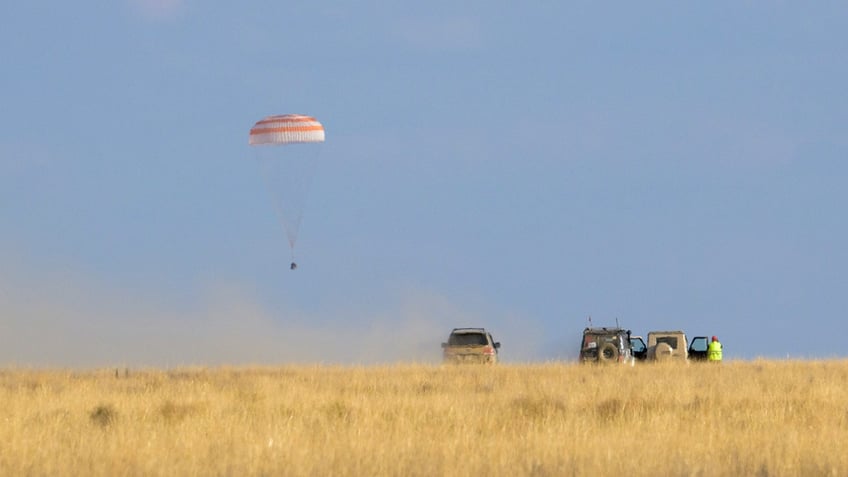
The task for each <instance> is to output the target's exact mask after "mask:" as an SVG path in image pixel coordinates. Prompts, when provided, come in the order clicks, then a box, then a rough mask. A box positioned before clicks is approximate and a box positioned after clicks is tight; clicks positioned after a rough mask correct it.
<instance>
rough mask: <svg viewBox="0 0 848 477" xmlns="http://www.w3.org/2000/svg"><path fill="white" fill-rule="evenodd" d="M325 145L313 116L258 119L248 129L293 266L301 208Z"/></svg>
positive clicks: (281, 116)
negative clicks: (278, 217)
mask: <svg viewBox="0 0 848 477" xmlns="http://www.w3.org/2000/svg"><path fill="white" fill-rule="evenodd" d="M323 142H324V126H322V125H321V123H319V122H318V120H317V119H315V118H313V117H312V116H304V115H302V114H281V115H277V116H268V117H266V118H264V119H261V120H260V121H258V122H257V123H256V124H254V125H253V127H252V128H250V137H249V139H248V143H249V144H250V148H251V149H252V150H253V152H254V153H255V155H256V157H257V159H258V160H259V163H260V164H261V166H262V173H263V175H264V176H265V179H266V182H267V183H268V186H269V187H270V191H271V194H272V195H273V197H274V201H275V203H276V206H277V211H278V213H279V215H280V220H281V221H282V223H283V226H284V227H285V229H286V236H287V237H288V239H289V246H290V247H291V252H292V265H291V269H292V270H294V269H295V268H296V267H297V265H296V264H295V263H294V247H295V244H296V242H297V237H298V233H299V231H300V222H301V219H302V218H303V209H304V205H305V202H306V196H307V192H308V189H309V183H310V177H311V176H312V171H313V170H314V168H315V162H316V159H317V156H318V152H319V151H320V149H321V146H322V143H323Z"/></svg>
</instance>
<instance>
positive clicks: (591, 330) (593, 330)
mask: <svg viewBox="0 0 848 477" xmlns="http://www.w3.org/2000/svg"><path fill="white" fill-rule="evenodd" d="M629 332H630V330H626V329H624V328H618V327H613V328H607V327H605V326H604V327H601V328H586V329H585V330H583V334H586V333H629Z"/></svg>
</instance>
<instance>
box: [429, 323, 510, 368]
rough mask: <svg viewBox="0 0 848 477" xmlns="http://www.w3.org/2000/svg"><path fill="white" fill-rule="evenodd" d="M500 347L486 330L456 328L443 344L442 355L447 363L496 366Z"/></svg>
mask: <svg viewBox="0 0 848 477" xmlns="http://www.w3.org/2000/svg"><path fill="white" fill-rule="evenodd" d="M500 347H501V344H500V343H498V342H495V340H494V339H492V334H491V333H489V332H488V331H486V329H485V328H454V329H453V331H451V334H450V336H448V341H447V342H446V343H442V350H443V351H442V354H443V357H444V361H445V362H446V363H486V364H495V363H497V362H498V350H499V349H500Z"/></svg>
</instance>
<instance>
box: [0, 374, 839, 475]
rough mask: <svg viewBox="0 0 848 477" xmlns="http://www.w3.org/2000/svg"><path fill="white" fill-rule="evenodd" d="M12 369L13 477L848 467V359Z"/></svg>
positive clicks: (6, 385)
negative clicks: (601, 366)
mask: <svg viewBox="0 0 848 477" xmlns="http://www.w3.org/2000/svg"><path fill="white" fill-rule="evenodd" d="M599 371H600V370H599V369H598V368H596V367H594V366H578V365H573V364H544V365H500V366H479V367H477V366H424V365H395V366H384V367H376V366H375V367H331V366H291V367H288V366H286V367H275V368H270V367H262V368H259V367H256V368H214V369H201V368H196V369H179V370H172V371H159V370H145V371H133V370H130V371H129V373H124V372H123V371H122V372H121V373H115V372H114V370H109V371H107V370H103V371H87V372H77V371H37V370H17V369H6V370H0V423H2V427H0V442H2V446H0V475H333V476H345V475H352V476H360V475H404V476H407V475H426V476H431V475H457V476H479V475H511V476H512V475H537V476H544V475H552V476H561V475H627V476H629V477H633V476H642V475H675V476H676V475H681V476H685V475H694V476H720V475H734V476H737V475H753V476H783V475H848V454H846V453H845V451H844V446H845V442H848V362H845V361H754V362H726V363H724V364H723V365H710V364H691V365H679V364H672V365H645V366H636V367H635V368H631V367H623V366H621V367H620V366H612V367H608V368H605V369H603V372H599Z"/></svg>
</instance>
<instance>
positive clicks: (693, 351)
mask: <svg viewBox="0 0 848 477" xmlns="http://www.w3.org/2000/svg"><path fill="white" fill-rule="evenodd" d="M637 338H638V337H637ZM639 340H640V341H641V338H639ZM686 343H687V341H686V333H684V332H683V331H680V330H676V331H651V332H650V333H648V343H647V345H646V353H645V358H644V359H646V360H650V361H666V360H678V359H679V360H692V361H706V359H707V347H708V346H709V343H710V342H709V338H708V337H706V336H696V337H694V338H692V341H691V342H690V343H689V346H688V347H687V346H686ZM643 344H644V342H643Z"/></svg>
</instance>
